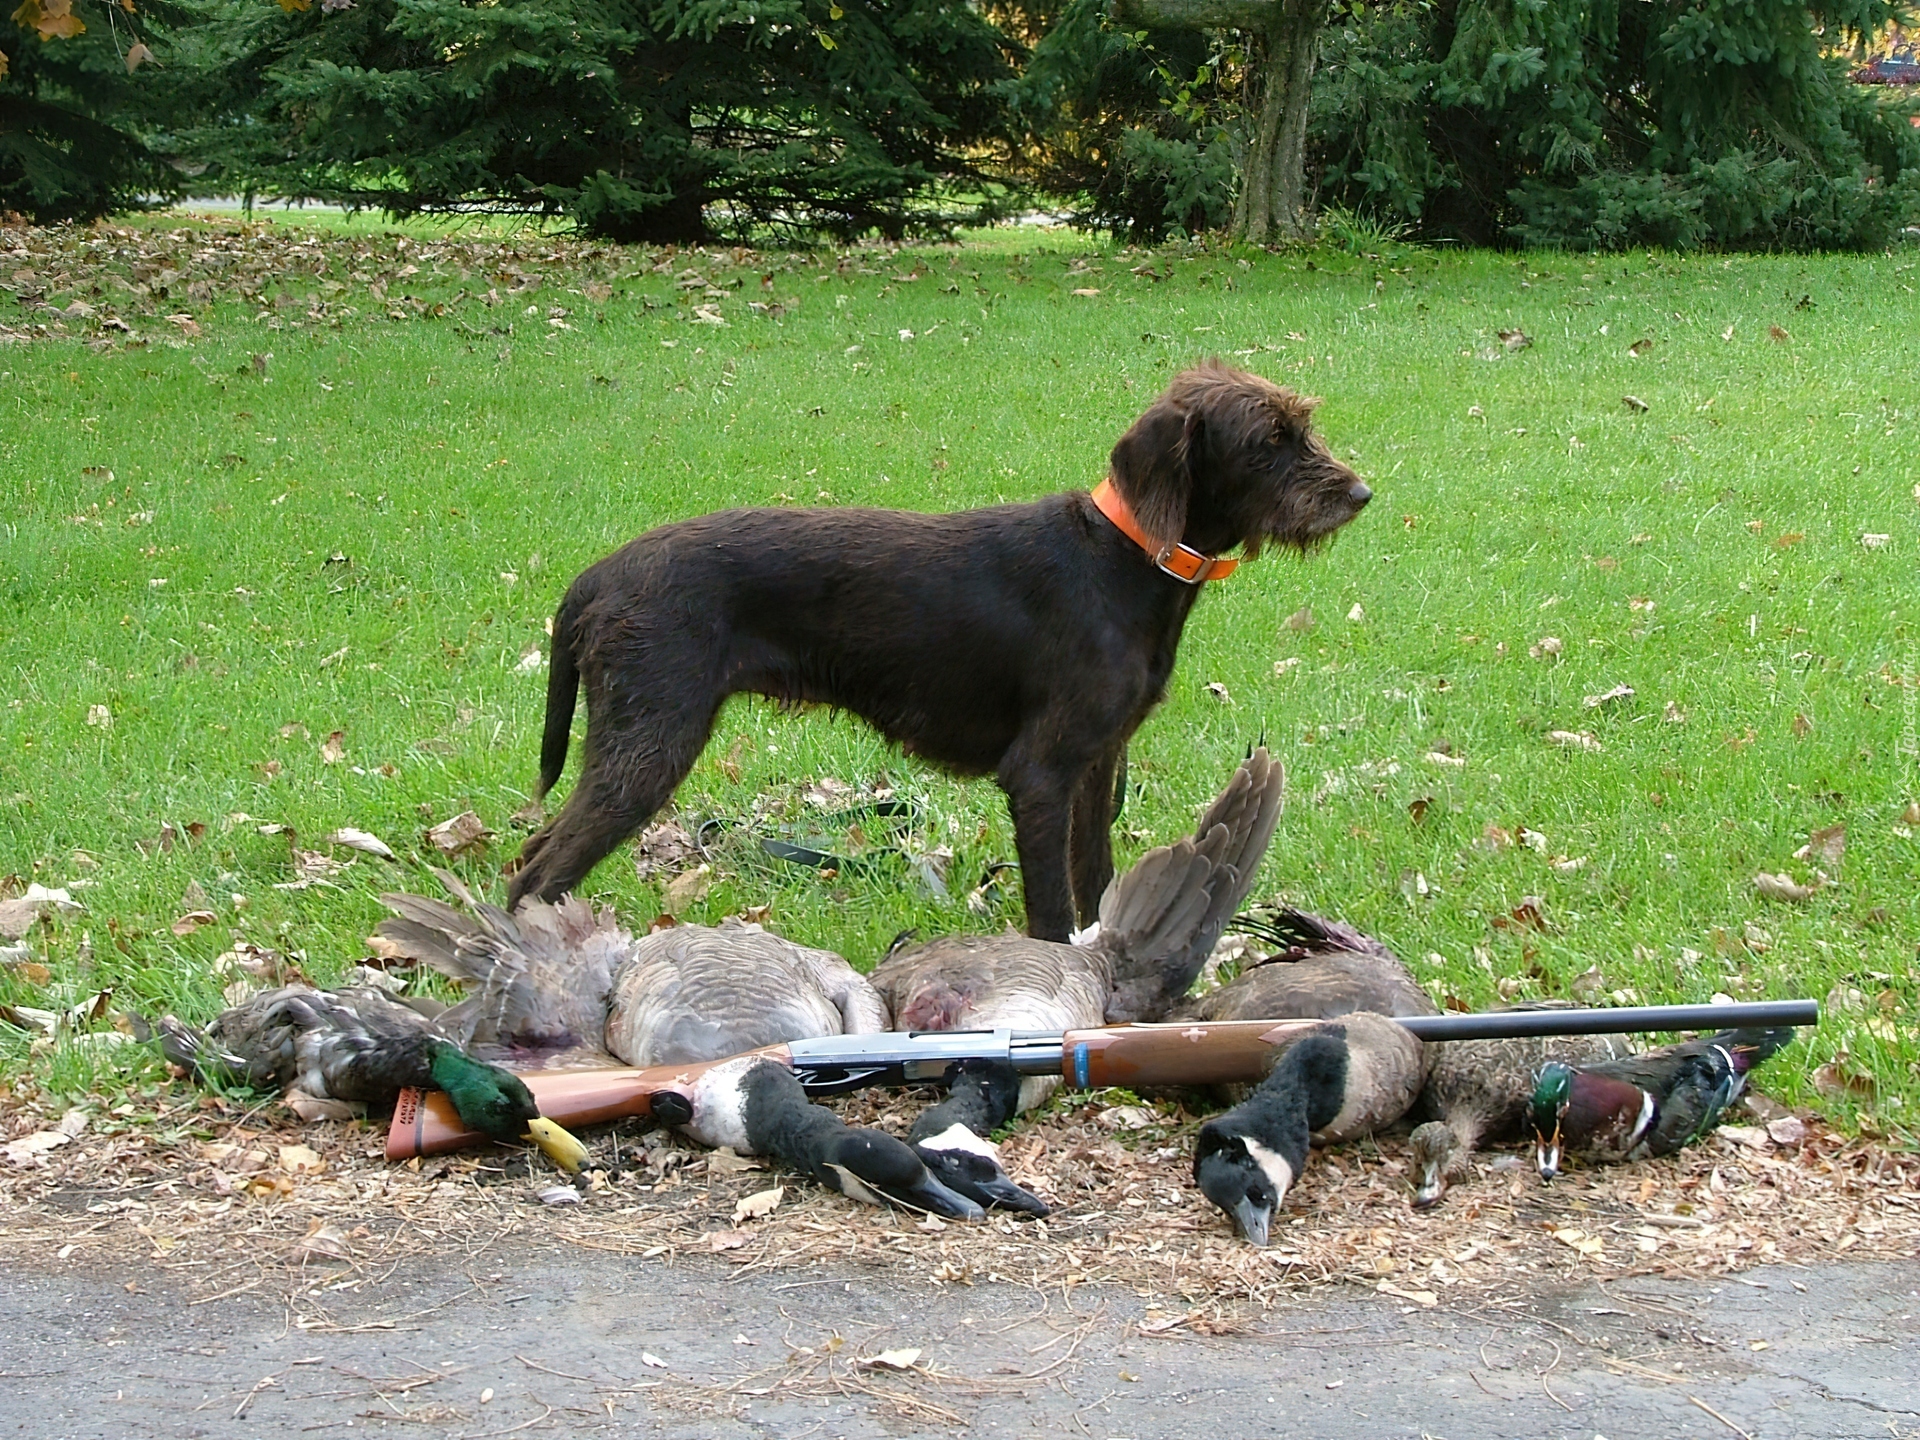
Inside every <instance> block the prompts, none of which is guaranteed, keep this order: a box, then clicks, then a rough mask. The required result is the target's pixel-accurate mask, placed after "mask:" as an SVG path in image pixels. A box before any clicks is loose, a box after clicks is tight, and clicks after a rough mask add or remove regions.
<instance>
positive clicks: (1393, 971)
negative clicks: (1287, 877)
mask: <svg viewBox="0 0 1920 1440" xmlns="http://www.w3.org/2000/svg"><path fill="white" fill-rule="evenodd" d="M1233 928H1234V929H1235V930H1236V931H1244V932H1245V933H1246V934H1249V935H1252V936H1254V937H1256V938H1258V939H1262V940H1266V941H1268V942H1270V943H1272V944H1274V945H1277V946H1278V947H1279V948H1278V949H1277V950H1276V951H1275V952H1274V953H1273V954H1272V955H1269V956H1267V957H1266V958H1265V959H1260V960H1254V961H1251V962H1247V963H1244V964H1242V966H1241V969H1240V974H1239V975H1238V976H1237V977H1235V979H1234V980H1233V981H1232V983H1230V984H1229V985H1227V986H1225V987H1223V988H1222V989H1220V990H1216V991H1214V992H1213V993H1212V994H1211V995H1203V996H1201V997H1200V998H1199V999H1198V1000H1197V1001H1195V1002H1194V1003H1193V1005H1192V1006H1191V1007H1189V1008H1190V1010H1191V1013H1192V1014H1193V1015H1194V1016H1195V1017H1196V1018H1198V1019H1203V1020H1218V1019H1226V1018H1228V1017H1227V1016H1225V1015H1223V1014H1215V1013H1214V1011H1215V1010H1218V1009H1221V1008H1223V1007H1225V1008H1231V1009H1233V1010H1235V1011H1236V1012H1238V1013H1240V1014H1244V1015H1247V1016H1259V1017H1261V1018H1272V1019H1276V1020H1278V1019H1286V1018H1289V1017H1301V1018H1309V1019H1325V1018H1330V1017H1332V1016H1335V1015H1344V1014H1346V1013H1347V1012H1348V1011H1350V1010H1371V1011H1373V1012H1374V1013H1375V1014H1376V1015H1434V1014H1438V1013H1439V1011H1438V1007H1437V1006H1435V1005H1434V1003H1433V1000H1432V998H1431V997H1430V996H1429V995H1428V994H1427V992H1426V991H1425V990H1424V989H1422V988H1421V986H1420V985H1419V983H1418V982H1417V981H1415V980H1414V978H1413V976H1412V974H1411V973H1409V971H1408V970H1407V967H1406V965H1405V964H1404V963H1402V961H1401V959H1400V957H1399V956H1397V955H1395V954H1394V953H1393V951H1391V950H1389V949H1388V948H1387V947H1386V946H1385V945H1383V944H1381V943H1380V942H1379V941H1378V940H1376V939H1374V938H1373V937H1372V936H1371V935H1363V934H1361V933H1360V932H1359V931H1358V930H1355V929H1354V928H1353V927H1352V926H1351V925H1347V924H1343V923H1342V922H1340V921H1338V920H1328V919H1324V918H1323V917H1321V916H1319V915H1313V914H1309V913H1308V912H1307V911H1305V910H1295V909H1291V908H1287V907H1262V908H1260V909H1257V910H1254V911H1251V912H1249V913H1248V914H1245V915H1240V916H1236V917H1235V919H1234V922H1233Z"/></svg>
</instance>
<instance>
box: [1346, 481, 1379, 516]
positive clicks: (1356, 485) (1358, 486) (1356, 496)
mask: <svg viewBox="0 0 1920 1440" xmlns="http://www.w3.org/2000/svg"><path fill="white" fill-rule="evenodd" d="M1372 498H1373V491H1372V490H1371V489H1369V488H1368V486H1367V482H1366V481H1364V480H1356V481H1354V482H1353V484H1351V485H1349V486H1348V487H1347V499H1349V500H1351V501H1352V502H1353V504H1354V508H1355V509H1358V508H1359V507H1360V506H1362V505H1364V504H1366V503H1367V501H1369V500H1371V499H1372Z"/></svg>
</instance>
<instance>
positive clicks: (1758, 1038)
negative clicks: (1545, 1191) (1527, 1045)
mask: <svg viewBox="0 0 1920 1440" xmlns="http://www.w3.org/2000/svg"><path fill="white" fill-rule="evenodd" d="M1793 1033H1794V1032H1793V1027H1792V1026H1790V1025H1780V1026H1773V1027H1769V1028H1764V1029H1761V1028H1749V1029H1740V1030H1722V1031H1721V1032H1720V1033H1719V1034H1717V1035H1710V1036H1703V1037H1702V1038H1700V1039H1697V1040H1689V1041H1686V1042H1684V1043H1682V1044H1679V1045H1666V1046H1662V1047H1661V1048H1660V1049H1658V1050H1649V1051H1648V1052H1647V1053H1646V1054H1644V1055H1636V1056H1633V1057H1631V1058H1629V1059H1625V1060H1611V1061H1604V1062H1601V1063H1598V1064H1592V1065H1578V1066H1576V1065H1568V1064H1565V1063H1563V1062H1561V1061H1558V1060H1554V1061H1549V1062H1548V1063H1547V1064H1546V1065H1543V1066H1542V1067H1541V1069H1540V1073H1539V1075H1538V1076H1537V1077H1536V1080H1535V1083H1534V1088H1533V1094H1532V1097H1531V1098H1530V1100H1529V1101H1528V1118H1529V1120H1530V1122H1531V1123H1532V1126H1533V1136H1534V1163H1535V1165H1536V1166H1537V1167H1538V1169H1539V1171H1540V1178H1541V1179H1543V1180H1551V1179H1553V1178H1554V1177H1555V1176H1556V1175H1558V1174H1559V1173H1560V1162H1561V1160H1562V1158H1563V1157H1564V1156H1565V1155H1568V1154H1576V1155H1583V1156H1585V1157H1586V1158H1588V1159H1589V1160H1593V1161H1596V1162H1598V1163H1601V1164H1607V1163H1613V1162H1617V1161H1622V1160H1628V1161H1630V1160H1639V1159H1642V1158H1645V1157H1647V1156H1657V1155H1671V1154H1673V1153H1674V1152H1675V1151H1677V1150H1680V1149H1682V1148H1684V1147H1685V1146H1688V1145H1691V1144H1692V1143H1693V1142H1694V1141H1696V1140H1699V1139H1701V1138H1702V1137H1704V1136H1705V1135H1707V1134H1708V1133H1709V1132H1710V1131H1711V1130H1713V1128H1714V1127H1715V1126H1716V1125H1718V1124H1719V1123H1720V1117H1721V1115H1722V1114H1724V1113H1725V1111H1726V1108H1727V1106H1729V1105H1731V1104H1732V1103H1733V1102H1734V1101H1735V1100H1737V1099H1739V1098H1740V1095H1741V1093H1742V1092H1743V1091H1744V1090H1745V1089H1746V1084H1747V1075H1748V1074H1749V1073H1750V1072H1751V1071H1752V1070H1753V1068H1754V1067H1755V1066H1756V1065H1759V1064H1760V1063H1761V1062H1762V1061H1764V1060H1766V1059H1768V1058H1769V1057H1770V1056H1772V1055H1773V1054H1775V1053H1776V1052H1777V1051H1779V1050H1780V1049H1782V1048H1783V1047H1784V1046H1786V1045H1788V1044H1790V1043H1791V1042H1792V1040H1793Z"/></svg>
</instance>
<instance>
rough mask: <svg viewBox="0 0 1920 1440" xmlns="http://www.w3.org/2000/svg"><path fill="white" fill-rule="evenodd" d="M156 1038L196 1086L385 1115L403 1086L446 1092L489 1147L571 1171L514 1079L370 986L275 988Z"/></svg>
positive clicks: (568, 1140)
mask: <svg viewBox="0 0 1920 1440" xmlns="http://www.w3.org/2000/svg"><path fill="white" fill-rule="evenodd" d="M155 1028H156V1030H157V1032H158V1038H159V1042H160V1048H161V1051H162V1052H163V1053H164V1054H165V1055H166V1057H167V1058H168V1059H169V1060H170V1061H172V1062H173V1063H174V1064H175V1065H177V1066H179V1067H180V1069H181V1070H183V1071H184V1072H186V1073H187V1074H188V1075H189V1076H191V1077H192V1078H194V1079H196V1080H200V1081H202V1082H204V1081H206V1080H208V1079H216V1080H218V1081H220V1082H222V1083H226V1084H244V1085H248V1086H251V1087H252V1088H254V1089H270V1088H271V1089H281V1090H298V1091H299V1092H301V1093H303V1094H306V1095H310V1096H312V1097H313V1098H314V1099H317V1100H326V1099H332V1100H348V1101H362V1102H365V1103H367V1104H370V1105H382V1106H391V1105H392V1104H393V1102H394V1100H395V1098H396V1097H397V1096H398V1095H399V1093H400V1091H401V1090H403V1089H405V1088H407V1087H409V1086H419V1087H422V1088H427V1089H438V1090H444V1091H446V1092H447V1096H448V1098H449V1099H450V1100H451V1101H452V1102H453V1107H454V1109H455V1110H457V1111H458V1112H459V1114H460V1118H461V1120H462V1121H464V1122H465V1123H466V1124H467V1125H469V1126H470V1127H472V1128H473V1129H475V1130H478V1131H480V1132H481V1133H482V1134H485V1135H488V1136H491V1137H492V1138H493V1139H495V1140H504V1141H514V1140H520V1139H525V1138H531V1139H534V1140H536V1141H537V1142H538V1143H539V1144H540V1145H541V1147H542V1148H543V1149H546V1150H547V1151H548V1153H549V1154H550V1155H552V1156H553V1157H554V1159H555V1160H556V1161H558V1162H559V1163H561V1164H563V1165H566V1166H567V1168H569V1169H575V1168H578V1165H577V1157H576V1156H575V1155H574V1152H575V1150H577V1148H578V1146H577V1142H575V1141H574V1140H573V1139H572V1137H571V1136H569V1135H567V1134H566V1132H565V1131H564V1130H562V1129H560V1127H559V1126H557V1125H554V1124H553V1123H552V1122H551V1121H544V1120H541V1119H540V1111H539V1107H538V1106H537V1105H536V1104H535V1103H534V1099H533V1096H532V1094H530V1093H529V1092H528V1090H527V1087H526V1085H525V1084H524V1083H523V1082H522V1081H521V1079H520V1078H519V1076H517V1075H514V1074H513V1073H511V1072H510V1071H508V1070H505V1069H503V1068H501V1067H500V1066H498V1065H493V1064H489V1063H487V1062H486V1061H484V1060H479V1059H476V1058H474V1057H473V1056H471V1055H469V1054H467V1053H466V1051H464V1050H463V1049H462V1048H461V1047H460V1046H459V1045H458V1044H457V1043H455V1042H454V1041H453V1040H450V1039H449V1038H447V1036H446V1035H445V1034H443V1033H441V1032H440V1031H439V1030H437V1029H436V1028H435V1027H434V1024H433V1021H432V1020H430V1019H428V1017H427V1016H426V1015H425V1014H423V1013H422V1012H421V1011H420V1010H417V1009H415V1008H413V1007H412V1006H410V1005H407V1004H405V1003H403V1002H402V1001H399V1000H396V999H394V998H393V997H391V996H389V995H387V994H385V993H384V992H382V991H380V990H377V989H375V988H373V987H372V986H357V987H351V988H347V989H342V990H313V989H309V988H307V987H305V986H300V985H288V986H282V987H281V988H279V989H276V990H265V991H262V992H261V993H259V994H258V995H254V996H252V997H250V998H249V999H247V1000H245V1001H243V1002H242V1003H241V1004H239V1005H235V1006H233V1007H231V1008H230V1009H227V1010H224V1011H222V1012H221V1013H220V1014H219V1016H217V1017H216V1018H215V1019H214V1021H213V1023H212V1024H211V1025H209V1026H208V1027H207V1028H206V1029H205V1030H204V1031H201V1030H196V1029H194V1028H193V1027H191V1026H189V1025H185V1024H183V1023H182V1022H181V1021H179V1020H177V1019H175V1018H174V1017H173V1016H171V1015H168V1016H164V1017H162V1019H161V1020H160V1022H159V1024H158V1025H157V1026H156V1027H155ZM569 1159H572V1160H574V1163H572V1164H569V1163H568V1161H569Z"/></svg>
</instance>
